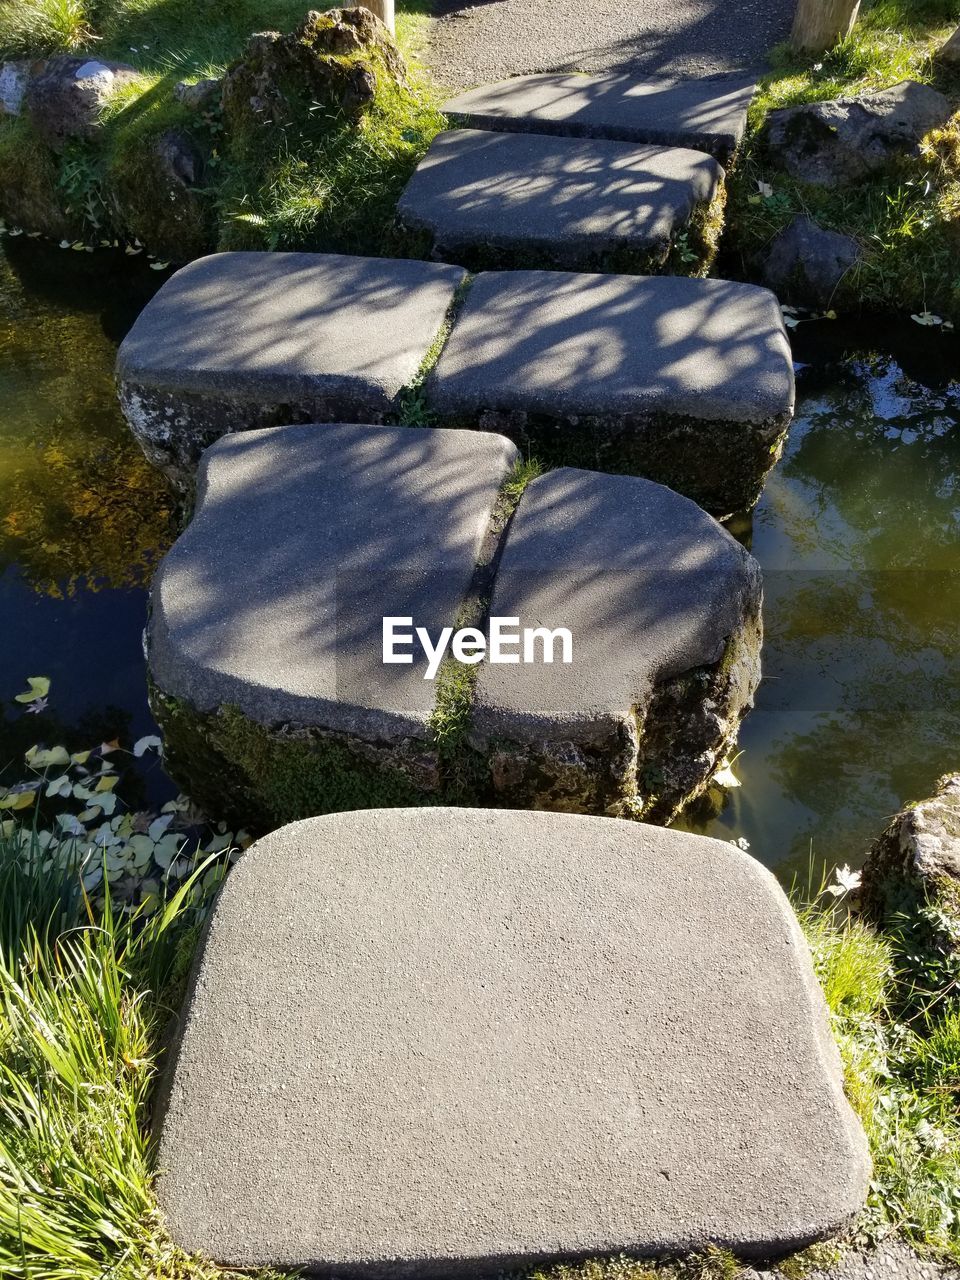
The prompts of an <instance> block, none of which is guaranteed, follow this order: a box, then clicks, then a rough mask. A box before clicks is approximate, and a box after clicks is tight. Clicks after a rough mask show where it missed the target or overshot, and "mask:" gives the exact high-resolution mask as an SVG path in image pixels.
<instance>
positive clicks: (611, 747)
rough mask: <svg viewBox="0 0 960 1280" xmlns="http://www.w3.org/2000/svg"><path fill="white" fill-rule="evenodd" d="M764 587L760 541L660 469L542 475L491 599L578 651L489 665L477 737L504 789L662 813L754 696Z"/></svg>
mask: <svg viewBox="0 0 960 1280" xmlns="http://www.w3.org/2000/svg"><path fill="white" fill-rule="evenodd" d="M761 590H762V589H761V583H760V568H759V566H758V565H757V563H756V561H755V560H754V559H753V558H752V556H750V555H748V554H747V552H746V551H744V549H743V548H742V547H741V546H740V544H739V543H738V542H736V541H734V539H733V538H732V537H731V536H730V535H729V534H728V533H727V532H726V531H725V530H724V529H722V528H721V527H720V526H719V525H718V524H717V523H716V521H714V520H713V519H711V517H710V516H708V515H707V514H706V513H705V512H704V511H702V510H701V509H700V508H699V507H698V506H697V505H696V504H695V503H693V502H691V501H690V500H689V499H687V498H682V497H680V496H679V494H676V493H673V492H672V491H671V490H670V489H666V488H664V487H663V486H662V485H658V484H652V483H651V482H650V481H647V480H639V479H636V478H635V477H632V476H605V475H600V474H598V473H596V472H590V471H577V470H572V469H567V468H565V469H562V470H559V471H552V472H549V473H548V474H547V475H545V476H542V477H541V478H540V479H538V480H534V481H533V482H532V483H531V484H530V485H528V486H527V489H526V490H525V492H524V495H523V498H522V499H521V502H520V506H519V508H518V510H517V512H516V514H515V515H514V517H513V520H512V522H511V524H510V527H509V530H508V533H507V537H506V543H505V546H504V549H503V552H502V557H501V560H500V565H499V569H498V571H497V578H496V585H495V588H494V592H493V599H492V602H491V605H490V613H491V615H492V616H494V617H514V616H519V617H521V618H522V619H523V620H524V625H527V626H543V627H547V628H549V629H550V630H553V629H554V628H557V627H567V628H569V629H570V630H571V632H572V634H573V637H574V646H573V663H572V664H571V665H559V663H558V662H554V663H553V664H551V665H546V666H540V665H537V666H528V665H524V664H518V665H515V666H514V665H491V664H489V663H485V664H484V665H483V666H482V667H481V668H480V671H479V676H478V678H477V687H476V693H475V697H474V704H473V718H472V735H471V737H472V741H473V742H474V744H475V745H476V746H477V747H478V748H479V749H480V750H481V751H482V753H483V754H484V756H485V757H487V758H488V760H489V763H488V768H489V771H490V777H491V781H492V788H493V793H494V795H495V796H496V797H497V799H498V800H499V801H500V802H502V803H508V804H513V805H519V806H521V807H530V808H533V807H537V808H541V807H544V808H551V809H562V810H563V809H567V810H571V811H575V812H576V811H579V812H585V811H586V812H595V813H596V812H599V813H603V812H608V813H611V814H617V813H632V814H634V815H640V816H643V817H652V818H654V819H655V820H657V821H663V822H666V821H669V820H670V819H671V818H672V817H674V816H675V814H676V812H677V811H678V809H679V808H680V807H681V805H682V804H683V803H684V802H686V801H688V800H689V799H690V798H692V797H693V796H695V795H697V794H698V793H699V792H700V791H701V790H703V788H704V787H706V785H707V783H708V782H709V780H710V777H711V776H712V774H713V772H714V770H715V769H716V767H717V765H718V764H719V762H720V761H721V760H722V759H723V757H724V755H725V754H726V752H727V750H728V749H729V747H730V746H731V745H732V743H733V742H734V741H735V740H736V735H737V729H738V728H739V724H740V720H741V719H742V717H743V716H744V715H745V714H746V712H747V711H748V710H749V709H750V707H751V706H752V705H753V694H754V690H755V689H756V687H757V685H758V683H759V680H760V642H761V623H760V601H761Z"/></svg>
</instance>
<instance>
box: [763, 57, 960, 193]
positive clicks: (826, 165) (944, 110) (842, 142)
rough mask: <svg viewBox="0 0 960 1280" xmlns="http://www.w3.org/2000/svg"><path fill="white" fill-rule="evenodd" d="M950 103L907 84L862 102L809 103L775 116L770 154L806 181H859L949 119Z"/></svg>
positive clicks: (769, 137) (926, 87)
mask: <svg viewBox="0 0 960 1280" xmlns="http://www.w3.org/2000/svg"><path fill="white" fill-rule="evenodd" d="M950 114H951V107H950V103H949V102H948V101H947V99H946V98H945V97H944V96H943V94H942V93H938V92H937V90H936V89H932V88H931V87H930V86H929V85H925V84H918V83H916V82H915V81H913V80H905V81H903V83H901V84H897V85H894V86H893V88H891V89H883V90H882V91H880V92H879V93H871V94H865V95H863V96H862V97H859V98H837V99H834V100H832V101H829V102H808V103H804V104H802V105H801V106H797V107H784V108H781V109H780V110H778V111H771V112H770V115H769V116H768V117H767V134H766V144H767V150H768V152H769V154H770V156H771V158H772V159H773V160H775V161H776V163H777V164H779V165H781V166H782V167H783V168H784V169H786V171H787V172H788V173H789V174H790V175H791V177H794V178H797V179H799V180H800V181H801V182H812V183H815V184H816V185H818V186H828V187H829V186H835V185H837V184H845V183H851V182H857V181H860V180H861V179H863V178H866V177H869V176H870V175H871V174H873V173H876V172H877V171H878V170H880V169H883V168H884V167H885V166H886V165H888V164H889V163H890V162H891V161H892V160H894V159H896V158H897V157H898V156H904V155H913V154H916V152H917V148H918V146H919V143H920V140H921V139H922V138H923V137H924V136H925V135H926V134H927V133H929V132H930V130H931V129H935V128H937V127H938V126H939V125H942V124H943V123H944V122H945V121H946V120H948V119H949V117H950Z"/></svg>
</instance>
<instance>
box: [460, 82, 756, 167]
mask: <svg viewBox="0 0 960 1280" xmlns="http://www.w3.org/2000/svg"><path fill="white" fill-rule="evenodd" d="M755 89H756V82H755V81H754V80H753V79H752V78H750V77H747V76H744V75H742V74H733V75H715V76H699V77H696V78H691V79H688V80H662V79H661V80H657V79H641V78H639V77H637V76H630V75H622V74H619V73H615V72H610V73H608V74H606V75H599V76H581V75H536V76H517V77H515V78H514V79H512V80H502V81H500V82H499V83H498V84H488V85H483V86H482V87H481V88H479V89H470V90H468V91H467V92H466V93H462V94H460V95H459V96H458V97H456V98H451V99H450V100H449V101H448V102H446V103H444V107H443V110H444V111H445V112H446V114H447V115H448V116H449V117H450V120H451V121H452V123H454V124H457V125H463V126H466V127H467V128H472V129H500V130H509V131H518V132H524V133H538V134H544V133H561V134H569V135H572V136H574V137H581V138H614V139H619V140H620V141H622V142H653V143H659V144H662V145H664V146H676V147H694V148H696V149H697V150H702V151H710V152H712V153H713V154H714V155H718V156H720V157H721V158H723V157H725V156H727V155H729V153H730V152H731V151H733V150H734V149H735V148H736V147H737V144H738V143H739V141H740V139H741V138H742V137H743V131H744V129H745V128H746V124H747V107H748V106H749V105H750V99H751V98H752V97H753V94H754V91H755Z"/></svg>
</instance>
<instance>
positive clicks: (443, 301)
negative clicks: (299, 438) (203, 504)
mask: <svg viewBox="0 0 960 1280" xmlns="http://www.w3.org/2000/svg"><path fill="white" fill-rule="evenodd" d="M463 279H464V273H463V271H461V270H460V269H459V268H457V267H447V266H441V265H438V264H436V263H427V262H410V261H395V260H392V259H389V258H383V259H380V258H352V257H345V256H343V255H340V254H318V253H219V254H214V255H212V256H211V257H208V258H201V259H199V260H198V261H197V262H192V263H190V264H189V266H186V267H184V268H183V269H182V270H180V271H178V272H177V273H176V275H174V276H173V277H171V279H170V280H168V281H167V282H166V284H164V286H163V288H162V289H161V290H160V292H159V293H158V294H157V295H156V297H155V298H153V300H152V301H151V302H150V303H148V305H147V306H146V308H145V309H144V310H143V312H142V313H141V315H140V317H139V318H138V320H137V321H136V323H135V324H134V326H133V328H132V329H131V330H130V333H129V334H128V335H127V337H126V339H125V340H124V342H123V343H122V345H121V347H120V352H119V355H118V357H117V377H118V381H119V392H120V403H121V406H122V408H123V411H124V414H125V416H126V418H127V421H128V422H129V424H130V426H131V428H132V429H133V431H134V434H135V435H136V436H137V439H138V440H139V441H140V444H141V445H142V447H143V449H144V452H145V453H146V455H147V457H148V458H149V459H150V461H151V462H153V463H155V464H156V465H157V466H160V467H162V468H163V470H164V471H165V472H166V473H167V475H168V476H169V477H170V479H171V480H172V481H173V482H174V483H175V484H176V485H177V486H178V487H179V488H181V489H186V488H189V486H190V483H191V481H192V477H193V473H194V471H195V470H196V465H197V460H198V459H199V456H200V454H201V452H202V451H203V449H204V448H205V447H206V446H207V445H208V444H210V443H212V442H213V441H214V440H216V439H218V438H219V437H220V436H221V435H223V434H224V433H225V432H227V431H242V430H246V429H248V428H251V427H267V426H274V425H277V424H280V423H289V422H336V421H340V420H342V421H347V422H350V421H354V422H373V423H376V422H381V421H383V419H384V418H385V417H386V416H387V415H388V414H389V413H391V412H392V411H393V410H394V409H395V407H396V402H397V396H398V394H399V392H400V391H401V390H402V389H403V388H404V387H405V386H406V385H407V384H408V383H410V381H411V380H412V379H413V378H414V377H415V375H416V374H417V371H418V369H419V368H420V365H421V363H422V361H423V359H424V357H425V356H426V354H427V352H428V351H429V349H430V347H431V345H432V344H433V343H434V342H435V341H436V339H437V337H438V334H439V333H440V330H441V328H442V326H443V323H444V319H445V317H446V314H447V310H448V308H449V307H450V304H451V302H452V300H453V296H454V292H455V290H456V289H457V287H458V285H460V284H461V283H462V281H463Z"/></svg>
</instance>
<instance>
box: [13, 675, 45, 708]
mask: <svg viewBox="0 0 960 1280" xmlns="http://www.w3.org/2000/svg"><path fill="white" fill-rule="evenodd" d="M27 684H28V685H29V686H30V688H29V689H28V690H27V692H26V693H18V694H17V695H16V697H15V698H14V702H36V700H37V699H38V698H45V697H46V696H47V694H48V693H49V692H50V680H49V678H48V677H47V676H27Z"/></svg>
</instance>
